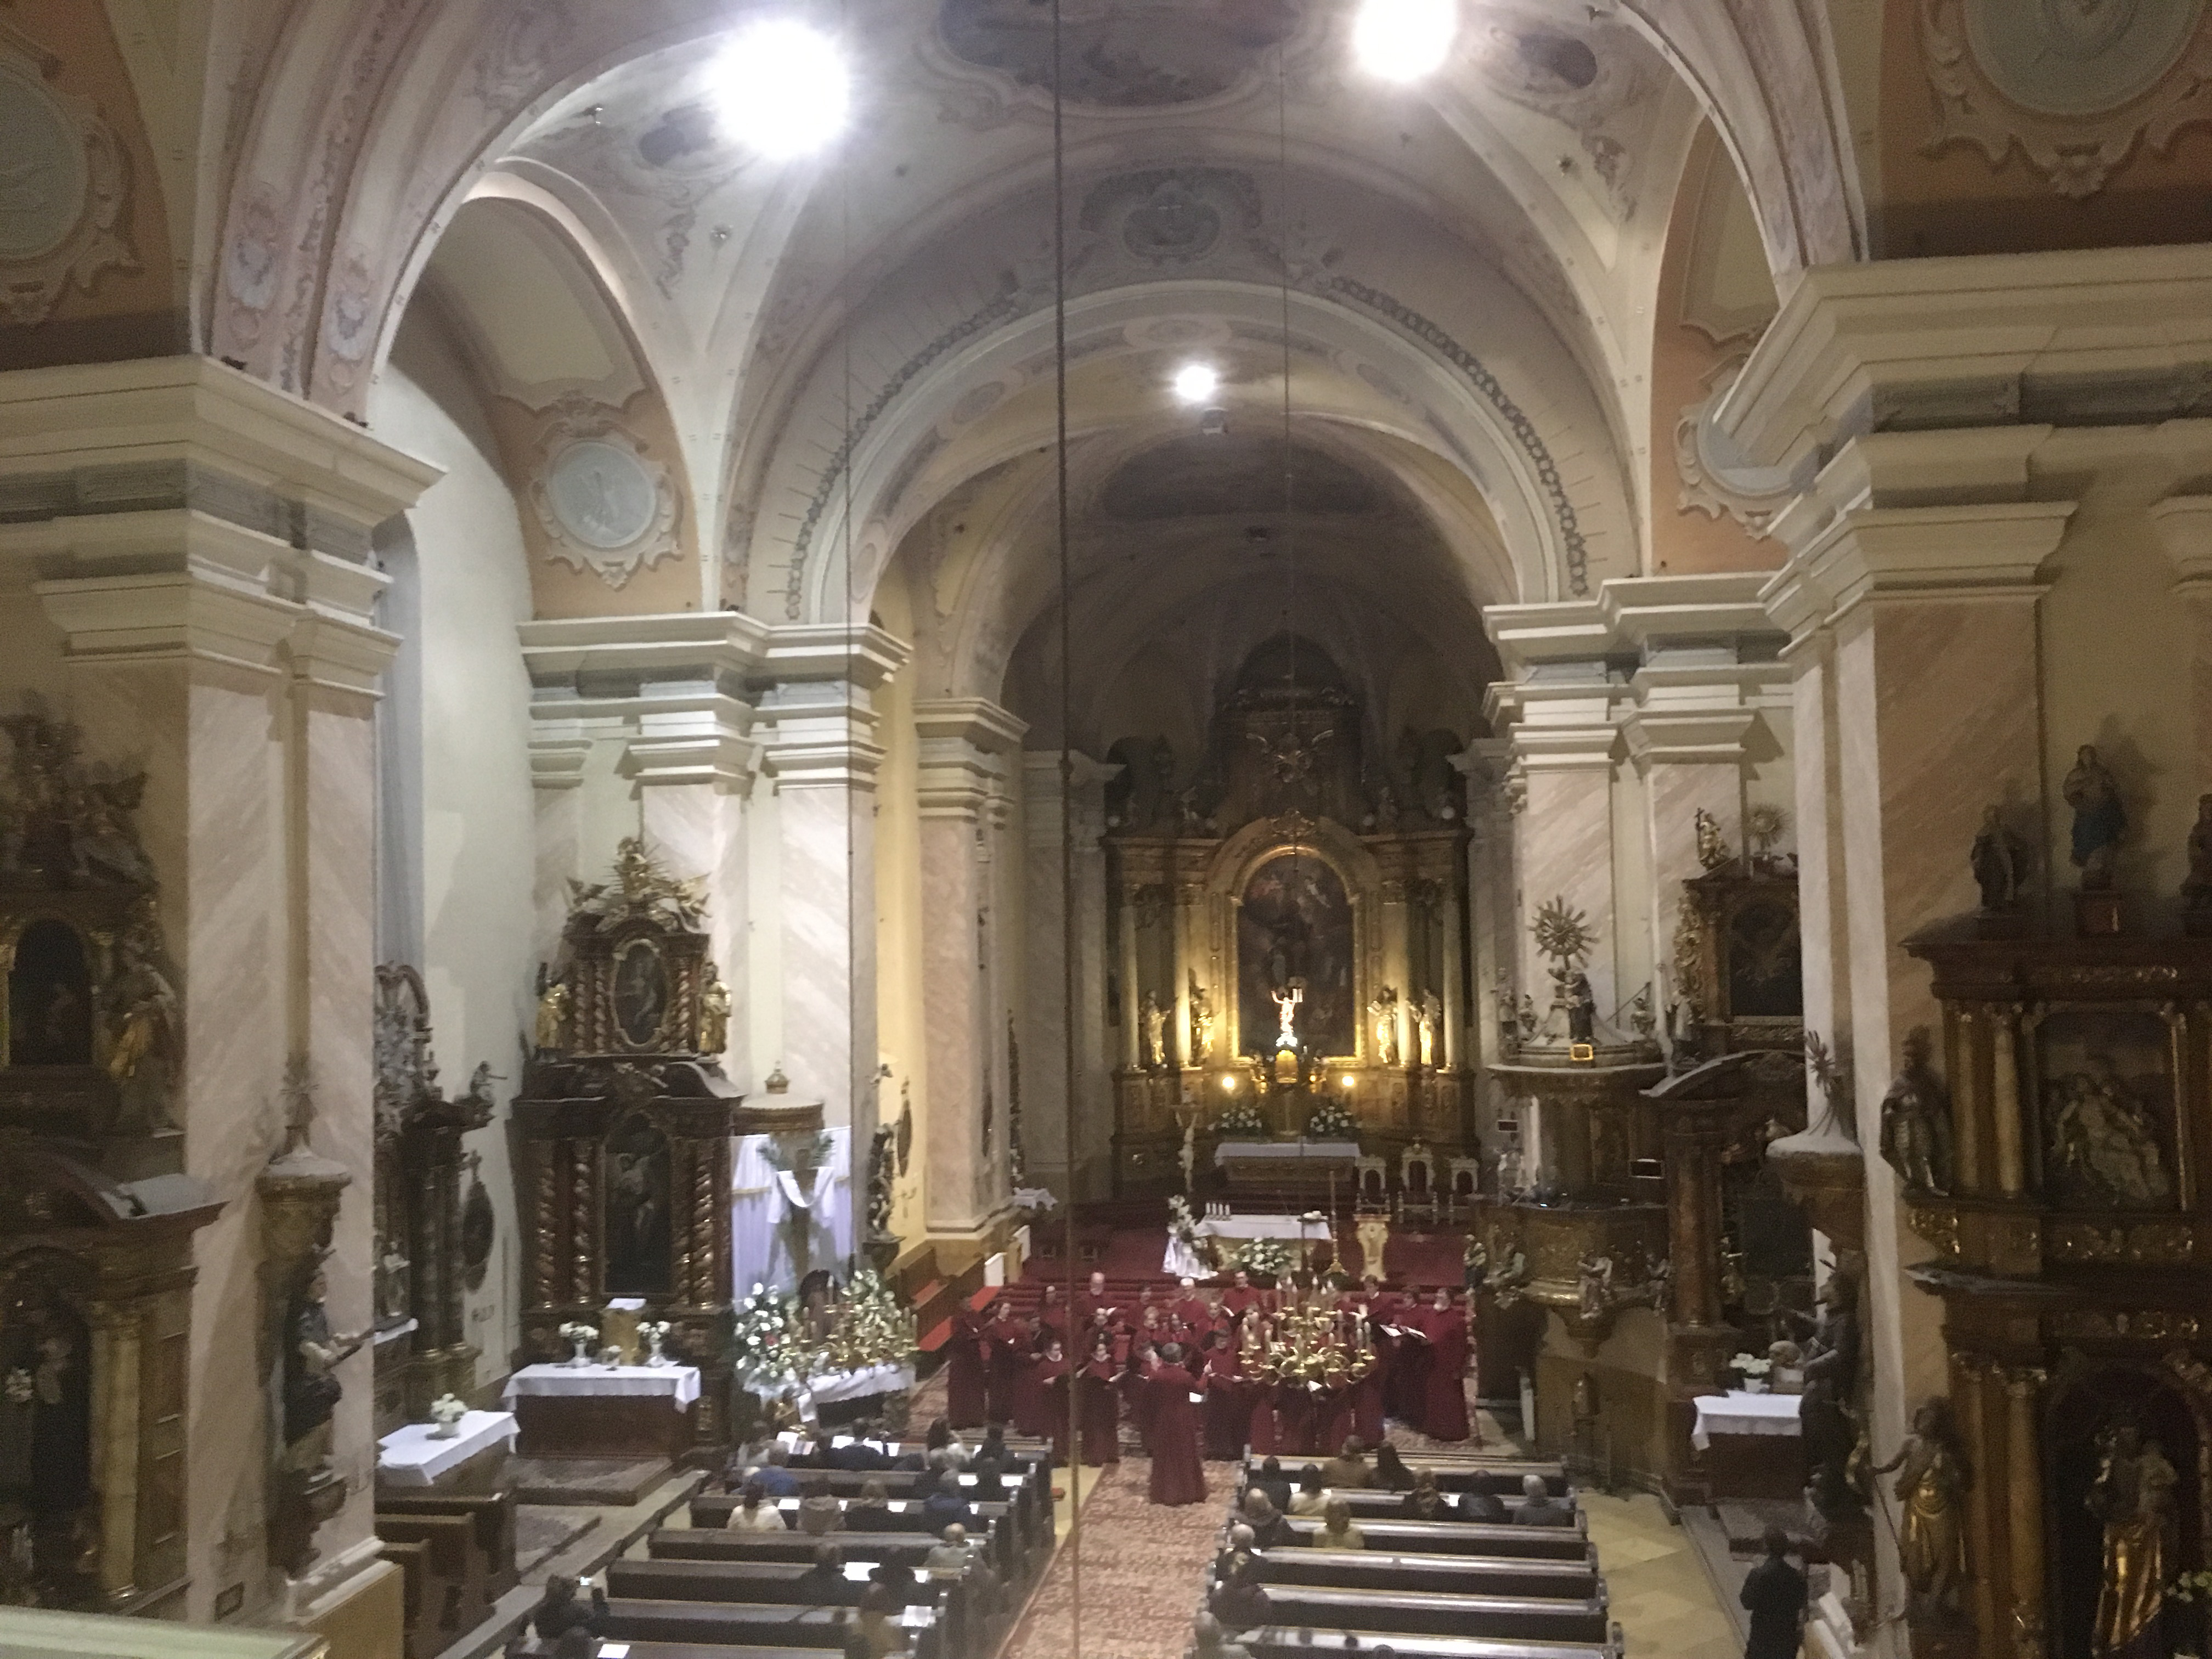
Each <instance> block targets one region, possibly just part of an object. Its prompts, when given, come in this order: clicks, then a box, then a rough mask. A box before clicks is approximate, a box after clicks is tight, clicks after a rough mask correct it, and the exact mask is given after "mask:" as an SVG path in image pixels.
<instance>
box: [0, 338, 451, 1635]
mask: <svg viewBox="0 0 2212 1659" xmlns="http://www.w3.org/2000/svg"><path fill="white" fill-rule="evenodd" d="M0 454H3V455H4V456H5V457H6V459H5V461H4V462H0V497H4V498H6V499H7V501H8V503H9V512H8V513H7V517H8V518H9V520H10V521H9V523H7V524H6V526H5V527H4V528H0V562H14V561H16V560H23V561H26V562H31V563H33V565H34V566H35V568H36V569H37V570H38V572H39V574H40V578H41V580H39V581H38V582H37V583H36V584H35V586H34V589H33V591H34V592H36V593H37V595H38V598H39V599H40V603H41V604H42V605H43V606H44V608H45V611H46V615H47V617H49V619H50V620H51V621H52V623H53V624H54V626H55V627H56V629H58V631H59V633H60V635H62V637H63V639H64V642H65V653H66V656H65V660H66V663H67V667H68V675H69V678H68V681H67V684H66V685H65V686H57V687H54V688H52V689H51V690H52V694H53V696H54V699H55V701H56V702H59V703H60V704H62V705H63V711H64V713H65V714H67V715H68V716H69V717H70V718H71V719H72V720H75V721H76V723H77V724H78V725H79V726H80V727H81V728H82V731H83V732H84V734H85V739H86V746H87V750H88V753H89V754H91V755H92V756H93V757H95V758H99V759H103V760H107V761H110V762H112V763H118V764H123V765H131V766H143V768H144V769H145V770H146V773H147V777H148V786H147V791H146V796H145V802H144V805H143V807H142V809H141V811H140V813H139V815H138V816H139V823H140V829H141V833H142V839H143V844H144V846H145V848H146V850H147V853H148V855H149V859H150V860H151V861H152V863H153V866H154V868H155V873H156V876H157V878H158V880H159V883H160V902H161V916H162V921H163V925H164V929H165V932H166V933H167V944H168V946H169V950H170V953H171V956H172V957H173V961H174V963H175V964H176V968H177V971H178V977H179V981H180V985H179V988H180V992H181V995H182V998H183V1006H184V1023H185V1058H184V1065H183V1069H182V1075H181V1078H180V1080H179V1090H178V1093H177V1097H176V1100H175V1103H174V1106H173V1110H174V1113H175V1115H176V1119H177V1121H178V1123H179V1126H180V1127H181V1129H182V1131H183V1146H182V1158H183V1164H184V1167H185V1171H186V1172H187V1173H188V1174H191V1175H193V1176H197V1177H199V1178H201V1179H202V1180H204V1181H205V1182H207V1183H208V1184H209V1185H210V1187H211V1188H213V1189H214V1190H216V1192H218V1193H221V1194H226V1195H235V1194H251V1192H252V1187H253V1177H254V1176H255V1175H256V1174H257V1173H258V1170H259V1168H260V1165H261V1163H262V1161H263V1160H264V1159H265V1158H266V1157H267V1156H268V1153H269V1152H270V1149H271V1148H272V1146H274V1145H276V1142H277V1140H278V1139H279V1130H278V1122H279V1108H280V1101H281V1098H282V1094H283V1085H284V1082H285V1079H286V1076H287V1073H288V1071H289V1070H291V1069H292V1068H294V1067H295V1066H296V1067H297V1068H298V1069H299V1073H300V1074H301V1075H303V1076H305V1077H306V1078H307V1079H310V1080H311V1083H312V1087H313V1095H314V1098H315V1101H316V1108H317V1109H316V1115H315V1118H314V1121H313V1132H312V1133H313V1142H314V1145H315V1146H316V1148H317V1150H318V1152H319V1153H321V1154H322V1155H323V1156H325V1157H326V1158H329V1159H330V1160H331V1161H332V1162H333V1163H335V1164H339V1165H341V1166H343V1168H344V1169H346V1170H349V1171H351V1172H355V1173H356V1174H357V1175H358V1176H359V1177H360V1178H359V1179H358V1180H356V1182H354V1183H353V1190H352V1191H351V1192H350V1193H349V1195H348V1200H347V1201H346V1203H345V1204H344V1205H343V1206H342V1207H341V1209H340V1211H339V1212H338V1215H337V1221H336V1225H335V1226H334V1228H333V1231H332V1245H333V1248H334V1252H335V1253H334V1255H333V1256H332V1258H331V1261H330V1263H329V1270H330V1280H331V1293H330V1297H329V1304H328V1305H329V1308H330V1311H331V1318H332V1321H333V1322H334V1323H335V1324H336V1325H337V1326H339V1327H340V1328H359V1327H361V1326H362V1325H364V1324H366V1323H367V1322H368V1316H369V1311H370V1281H371V1269H370V1265H369V1255H370V1249H369V1231H370V1200H371V1194H370V1182H369V1180H368V1172H369V1170H370V1168H371V1162H372V1160H371V1157H370V1151H369V1147H370V1135H371V1124H370V1104H369V1103H370V1089H371V1084H370V1079H371V1060H370V1054H369V1025H370V1019H369V1011H370V1004H371V1000H372V987H373V982H374V980H373V976H374V914H373V898H372V894H373V891H374V858H373V852H372V848H373V842H374V775H375V774H374V738H373V734H372V714H373V709H374V701H375V696H376V685H377V679H378V675H379V673H380V671H381V670H382V668H383V667H384V665H385V664H386V662H387V661H388V660H389V659H390V655H391V653H392V649H393V647H394V646H395V645H396V643H397V642H396V641H395V640H394V639H393V638H392V636H391V635H387V634H385V633H383V632H382V631H381V630H380V629H377V628H376V627H375V626H374V624H373V623H372V622H371V620H370V618H371V617H372V616H373V614H374V610H375V607H376V602H377V598H378V595H379V593H380V590H381V589H382V587H383V586H384V577H383V576H382V574H381V573H380V572H379V571H378V570H377V569H376V568H374V564H373V562H371V560H370V557H369V548H370V537H371V532H373V531H374V528H375V526H377V525H378V524H380V523H381V522H383V521H385V520H387V519H389V518H390V517H391V516H392V515H393V514H394V513H398V512H400V511H402V510H404V508H405V507H407V506H408V505H409V504H410V503H411V502H412V501H414V500H415V499H416V496H417V495H419V494H420V493H421V492H422V489H425V488H427V487H428V484H429V483H432V482H433V481H434V480H435V477H436V476H437V474H436V471H435V469H433V468H430V467H428V466H426V465H422V463H420V462H417V461H415V460H412V459H410V458H408V457H406V456H404V455H402V454H400V453H398V452H397V451H395V450H392V448H390V447H388V446H386V445H385V444H383V443H381V442H380V441H377V440H375V439H373V438H371V437H369V436H368V435H367V434H366V433H364V432H362V431H360V430H358V429H357V428H353V427H351V426H349V425H347V424H346V423H344V422H341V421H339V420H337V418H335V417H334V416H331V415H330V414H328V413H327V412H325V411H323V410H319V409H315V408H313V407H311V406H309V405H307V404H304V403H302V402H301V401H299V400H298V399H296V398H290V397H288V396H286V395H284V394H283V393H281V392H276V391H274V390H273V389H271V388H270V387H268V386H264V385H262V384H260V383H258V382H257V381H253V380H250V379H248V378H247V377H246V376H244V375H242V374H238V373H236V372H235V371H234V370H231V369H228V368H225V367H223V366H222V365H221V364H218V363H215V362H211V361H209V360H206V359H200V358H189V357H185V358H172V359H162V360H156V361H149V362H125V363H114V364H106V365H100V366H95V367H88V368H71V369H54V370H40V371H35V372H27V373H21V374H8V375H0ZM126 486H127V487H126ZM259 1232H260V1230H259V1229H258V1226H257V1225H256V1224H255V1220H254V1203H253V1200H252V1198H251V1197H250V1196H249V1197H246V1198H243V1199H238V1200H234V1202H232V1203H231V1204H230V1205H229V1206H228V1208H227V1209H226V1211H225V1212H224V1213H223V1214H222V1217H221V1218H219V1219H217V1220H216V1222H214V1223H213V1224H211V1225H209V1226H207V1227H205V1228H204V1229H202V1230H201V1231H199V1232H198V1234H197V1236H196V1237H195V1238H194V1241H193V1247H192V1259H193V1266H194V1267H195V1268H196V1270H197V1272H196V1279H195V1282H194V1284H193V1286H192V1290H191V1317H190V1329H189V1336H188V1343H187V1357H186V1359H185V1365H186V1368H187V1373H188V1378H187V1387H188V1390H189V1395H190V1397H191V1399H192V1400H193V1401H195V1402H199V1405H200V1406H202V1407H204V1402H207V1401H232V1402H234V1406H233V1407H232V1408H231V1409H227V1410H223V1411H219V1412H211V1411H208V1410H205V1409H200V1408H196V1409H195V1412H194V1413H193V1418H192V1421H191V1425H190V1429H189V1431H188V1433H187V1434H186V1435H185V1437H184V1447H185V1476H184V1479H185V1488H186V1491H185V1506H184V1507H185V1513H186V1515H187V1516H188V1532H187V1536H186V1538H185V1562H186V1568H187V1571H188V1572H189V1574H190V1577H191V1588H190V1590H189V1592H188V1594H187V1595H186V1598H185V1606H184V1608H183V1611H184V1612H185V1615H186V1616H187V1617H190V1618H192V1619H196V1620H207V1619H209V1618H210V1617H211V1616H212V1611H213V1602H214V1598H215V1596H216V1595H217V1594H218V1593H220V1592H221V1591H222V1589H225V1588H226V1587H228V1585H230V1584H233V1583H241V1582H242V1583H245V1584H246V1597H247V1599H246V1613H247V1614H248V1616H249V1617H251V1616H252V1615H253V1614H255V1613H258V1612H260V1611H263V1610H264V1609H266V1608H268V1607H270V1606H272V1605H275V1604H278V1603H281V1602H282V1601H283V1600H285V1599H286V1592H285V1589H284V1587H283V1583H282V1581H281V1575H279V1574H277V1573H276V1571H274V1570H273V1569H272V1568H271V1567H270V1566H269V1565H267V1563H266V1559H265V1555H264V1542H263V1533H262V1530H261V1525H260V1522H261V1521H262V1518H263V1516H264V1498H265V1492H266V1485H265V1483H266V1481H267V1480H268V1477H269V1475H270V1462H271V1458H272V1455H273V1445H272V1436H273V1434H274V1432H275V1425H273V1424H271V1423H270V1422H269V1421H268V1420H266V1414H265V1413H264V1411H263V1410H262V1409H261V1408H260V1403H259V1402H261V1401H263V1400H264V1398H265V1397H266V1391H265V1387H264V1383H265V1378H264V1375H263V1371H262V1366H263V1364H264V1363H265V1362H266V1361H267V1359H268V1358H269V1356H267V1355H265V1354H264V1353H261V1352H258V1346H257V1344H256V1342H255V1341H254V1340H252V1339H251V1337H250V1336H248V1337H247V1338H246V1339H245V1340H241V1336H240V1334H241V1333H252V1332H254V1331H255V1330H257V1329H258V1328H259V1327H260V1325H261V1322H262V1320H263V1316H264V1310H263V1309H262V1307H261V1304H260V1285H261V1275H260V1273H258V1261H259V1254H260V1249H261V1238H260V1236H259ZM339 1375H340V1380H341V1382H342V1383H343V1385H344V1386H345V1389H346V1395H345V1397H344V1399H343V1401H341V1402H340V1406H339V1408H338V1412H337V1418H336V1420H335V1423H334V1435H333V1455H332V1462H333V1466H334V1467H335V1468H336V1469H337V1472H338V1473H339V1474H340V1475H341V1476H343V1478H344V1480H345V1481H346V1483H347V1486H348V1488H349V1498H348V1500H347V1502H346V1504H345V1506H344V1508H343V1510H341V1511H340V1512H339V1513H338V1514H337V1516H336V1517H335V1518H334V1519H332V1520H331V1522H328V1523H327V1524H326V1525H325V1527H324V1528H322V1530H321V1533H320V1534H319V1538H318V1541H317V1542H318V1547H319V1549H320V1550H321V1552H322V1553H323V1556H324V1558H325V1559H324V1563H323V1568H322V1570H321V1577H322V1579H323V1580H324V1581H325V1588H329V1589H337V1588H338V1587H339V1585H340V1584H341V1583H342V1582H343V1580H344V1579H345V1578H347V1577H350V1576H352V1575H353V1574H356V1573H367V1572H371V1571H386V1569H381V1568H379V1567H378V1566H377V1565H376V1564H375V1562H374V1553H373V1551H372V1552H364V1551H362V1549H361V1548H360V1546H361V1545H362V1543H364V1542H365V1541H367V1540H368V1534H369V1531H370V1514H369V1509H370V1504H369V1498H368V1476H369V1470H370V1468H371V1466H372V1463H373V1461H374V1443H373V1440H372V1438H371V1436H370V1430H369V1417H370V1412H369V1407H370V1400H369V1395H370V1389H369V1379H368V1360H367V1358H366V1355H363V1356H362V1358H359V1359H358V1360H356V1361H349V1362H348V1366H347V1368H346V1369H344V1370H341V1372H340V1374H339ZM340 1569H343V1571H340ZM391 1634H392V1639H393V1640H395V1641H396V1640H397V1636H398V1632H396V1631H395V1632H392V1633H391Z"/></svg>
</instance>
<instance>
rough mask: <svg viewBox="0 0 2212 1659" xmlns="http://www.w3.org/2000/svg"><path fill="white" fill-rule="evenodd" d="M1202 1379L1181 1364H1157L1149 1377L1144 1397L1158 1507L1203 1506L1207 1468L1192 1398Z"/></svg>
mask: <svg viewBox="0 0 2212 1659" xmlns="http://www.w3.org/2000/svg"><path fill="white" fill-rule="evenodd" d="M1199 1387H1200V1380H1199V1378H1198V1377H1197V1376H1194V1375H1193V1374H1192V1373H1191V1372H1190V1371H1189V1370H1188V1369H1186V1368H1185V1367H1183V1366H1181V1365H1157V1366H1154V1367H1153V1368H1152V1371H1151V1373H1150V1374H1149V1375H1148V1376H1146V1378H1145V1380H1144V1383H1143V1389H1144V1395H1145V1398H1146V1400H1147V1401H1148V1402H1149V1413H1150V1416H1151V1418H1152V1486H1151V1489H1150V1492H1149V1496H1150V1497H1151V1498H1152V1502H1153V1503H1155V1504H1202V1503H1204V1502H1205V1501H1206V1466H1205V1465H1204V1464H1203V1463H1201V1462H1200V1461H1199V1455H1198V1424H1199V1408H1198V1407H1196V1406H1194V1405H1193V1404H1192V1403H1191V1395H1194V1394H1196V1393H1197V1392H1198V1391H1199Z"/></svg>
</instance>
